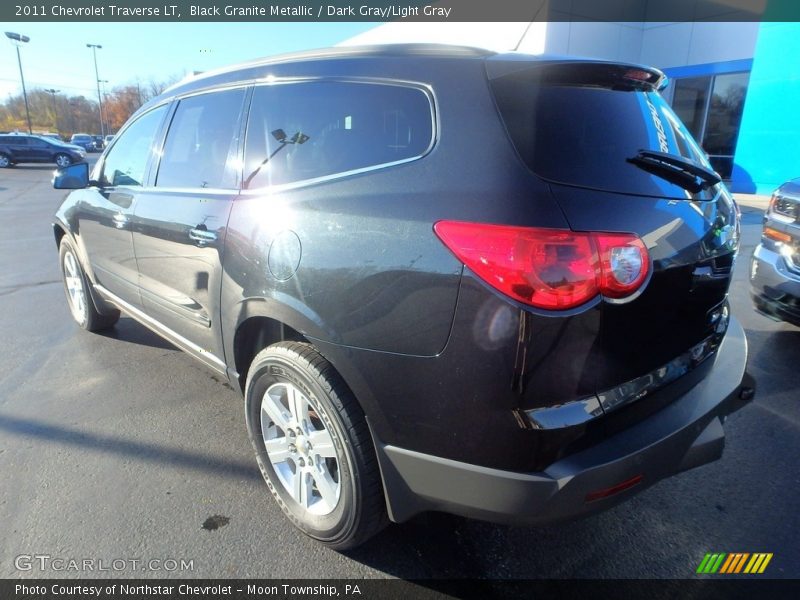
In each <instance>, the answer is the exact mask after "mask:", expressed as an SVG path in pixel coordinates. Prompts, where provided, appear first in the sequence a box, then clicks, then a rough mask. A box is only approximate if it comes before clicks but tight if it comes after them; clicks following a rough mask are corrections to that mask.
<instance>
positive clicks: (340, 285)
mask: <svg viewBox="0 0 800 600" xmlns="http://www.w3.org/2000/svg"><path fill="white" fill-rule="evenodd" d="M663 82H664V76H663V74H662V73H661V72H660V71H658V70H656V69H651V68H648V67H643V66H638V65H629V64H622V63H611V62H600V61H581V60H566V59H547V58H539V57H533V56H526V55H520V54H514V53H512V54H493V53H490V52H486V51H481V50H474V49H467V48H458V47H446V46H424V45H423V46H416V45H411V46H402V45H401V46H381V47H371V48H358V49H353V48H348V49H334V50H330V51H323V52H320V53H317V54H314V53H310V54H300V55H294V56H288V57H286V56H284V57H279V58H276V59H271V60H270V59H268V60H264V61H261V62H256V63H250V64H247V65H244V66H241V67H233V68H230V69H227V70H222V71H219V72H214V73H209V74H206V75H200V76H197V77H194V78H192V79H190V80H189V81H184V82H181V83H180V84H177V85H175V86H173V87H172V88H170V89H169V90H167V91H166V92H165V93H164V94H162V95H161V96H159V97H157V98H155V99H153V100H151V101H150V102H149V103H147V104H146V105H145V106H144V107H142V108H141V109H140V110H139V111H137V113H136V114H135V115H134V116H133V117H131V119H130V120H129V122H128V123H127V124H126V125H125V126H124V127H123V129H121V130H120V132H119V133H118V136H117V137H118V139H117V140H115V142H114V145H113V146H112V147H111V148H110V149H109V151H108V152H107V153H106V154H104V155H103V156H102V157H101V159H100V160H99V161H98V162H97V164H96V166H95V167H94V171H93V172H92V175H91V178H90V177H89V173H88V169H87V167H69V168H68V169H65V170H63V171H62V172H60V173H59V174H58V175H57V176H56V177H55V179H54V185H55V186H56V187H57V188H60V189H63V188H73V189H76V191H74V192H72V193H71V194H70V195H69V196H68V197H67V198H66V199H65V201H64V203H63V204H62V205H61V207H60V208H59V209H58V212H57V214H56V216H55V222H54V225H53V227H54V233H55V239H56V243H57V245H58V247H59V253H60V254H59V256H60V263H61V268H62V272H63V275H64V282H65V290H66V294H67V299H68V304H69V307H70V309H71V314H72V317H73V318H74V320H75V321H76V322H77V323H78V324H79V325H80V326H81V327H82V328H84V329H87V330H90V331H94V330H99V329H103V328H106V327H110V326H112V325H113V324H114V322H115V321H116V320H117V319H118V318H119V315H120V311H123V312H125V313H127V314H128V315H130V316H132V317H133V318H135V319H137V320H139V321H140V322H141V323H143V324H144V325H145V326H147V327H149V328H151V329H153V330H154V331H155V332H157V333H159V334H160V335H162V336H164V337H165V338H166V339H168V340H170V341H171V342H173V343H174V344H175V345H177V346H178V347H180V348H182V349H183V350H185V351H186V352H188V353H189V354H190V355H192V356H194V357H195V358H197V359H198V360H199V361H201V362H202V363H204V364H205V365H207V366H208V367H209V368H210V369H212V370H214V371H216V372H218V373H220V374H224V375H226V376H227V377H228V379H229V380H230V382H231V383H232V385H233V386H234V387H235V388H236V389H238V390H240V391H241V392H242V394H243V396H244V398H245V405H246V411H245V413H246V414H245V421H246V424H247V428H248V432H249V436H250V440H251V442H252V444H253V448H254V450H255V455H256V460H257V463H258V465H259V467H260V469H261V472H262V474H263V476H264V479H265V480H266V482H267V484H268V488H269V490H270V492H271V494H272V495H273V496H274V498H275V500H276V501H277V503H278V504H279V506H280V507H281V508H282V510H283V511H284V512H285V513H286V515H287V516H288V517H289V519H290V520H291V522H292V523H293V524H294V525H296V526H297V527H298V528H299V529H301V530H302V531H303V532H305V533H306V534H308V535H309V536H311V537H313V538H315V539H317V540H319V541H321V542H323V543H324V544H327V545H329V546H332V547H336V548H346V547H352V546H354V545H357V544H359V543H360V542H362V541H364V540H365V539H367V538H368V537H369V536H371V535H372V534H374V533H375V532H377V531H378V530H379V529H380V528H381V527H382V526H383V525H384V523H385V522H386V521H387V519H386V517H387V516H388V518H389V519H390V520H393V521H396V522H401V521H405V520H407V519H409V518H411V517H412V516H414V515H416V514H418V513H420V512H423V511H429V510H439V511H447V512H451V513H455V514H459V515H465V516H469V517H476V518H481V519H487V520H493V521H502V522H513V523H547V522H553V521H558V520H562V519H568V518H574V517H578V516H580V515H585V514H588V513H592V512H596V511H599V510H602V509H606V508H609V507H611V506H613V505H615V504H617V503H618V502H620V501H622V500H624V499H626V498H629V497H631V496H632V495H633V494H635V493H637V492H639V491H641V490H643V489H645V488H647V487H649V486H650V485H653V484H654V483H656V482H657V481H659V480H661V479H663V478H665V477H668V476H670V475H674V474H676V473H678V472H680V471H683V470H686V469H690V468H693V467H697V466H699V465H702V464H705V463H708V462H710V461H713V460H715V459H717V458H719V457H720V456H721V453H722V449H723V445H724V432H723V429H722V421H723V420H724V419H725V416H726V415H727V414H729V413H730V412H732V411H734V410H736V409H738V408H739V407H740V406H742V405H743V404H744V403H745V402H746V401H747V400H749V399H750V398H751V397H752V395H753V385H754V384H753V382H752V379H751V378H750V377H749V376H748V375H747V373H746V371H745V365H746V360H747V345H746V340H745V335H744V332H743V330H742V327H741V326H740V325H739V323H738V322H737V320H736V319H735V318H733V317H732V316H731V314H730V307H729V305H728V300H727V294H728V287H729V284H730V281H731V270H732V266H733V262H734V256H735V255H736V252H737V249H738V243H739V220H738V211H737V209H736V206H735V204H734V202H733V200H732V198H731V195H730V193H729V192H728V190H727V189H726V188H725V186H724V185H723V184H722V182H721V181H720V178H719V176H718V175H717V174H716V173H714V172H713V170H712V169H711V167H710V165H709V163H708V161H707V159H706V157H705V155H704V153H703V152H702V150H701V149H700V148H699V146H698V145H697V143H696V142H695V141H694V140H693V139H692V136H691V134H690V133H689V132H688V131H687V129H686V128H685V127H684V125H683V124H682V123H681V121H680V119H679V118H678V117H677V116H676V115H675V113H674V112H673V111H672V109H671V108H670V107H669V105H668V104H667V103H666V102H665V101H664V100H663V98H662V97H661V95H660V94H659V93H658V89H659V88H660V87H661V86H662V85H663ZM245 131H246V137H242V136H244V133H243V132H245ZM240 138H241V143H240ZM90 182H91V183H90ZM121 199H124V202H123V201H121ZM145 258H146V259H145Z"/></svg>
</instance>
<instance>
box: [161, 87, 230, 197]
mask: <svg viewBox="0 0 800 600" xmlns="http://www.w3.org/2000/svg"><path fill="white" fill-rule="evenodd" d="M244 97H245V89H244V88H238V89H233V90H224V91H219V92H210V93H206V94H200V95H197V96H190V97H188V98H184V99H182V100H181V101H180V103H179V104H178V108H177V109H176V110H175V115H174V116H173V117H172V123H171V124H170V127H169V132H168V133H167V140H166V142H165V144H164V151H163V158H162V159H161V164H160V165H159V167H158V177H157V179H156V187H179V188H211V189H220V188H223V189H226V188H234V187H237V181H238V176H239V169H238V168H237V165H236V162H237V161H236V158H237V156H238V150H239V128H240V123H241V113H242V106H243V102H244Z"/></svg>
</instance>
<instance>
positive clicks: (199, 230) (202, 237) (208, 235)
mask: <svg viewBox="0 0 800 600" xmlns="http://www.w3.org/2000/svg"><path fill="white" fill-rule="evenodd" d="M189 239H191V240H194V241H195V242H197V243H198V245H199V246H204V245H206V244H210V243H211V242H216V241H217V234H216V233H214V232H213V231H209V230H208V229H206V226H205V225H202V226H198V227H193V228H192V229H190V230H189Z"/></svg>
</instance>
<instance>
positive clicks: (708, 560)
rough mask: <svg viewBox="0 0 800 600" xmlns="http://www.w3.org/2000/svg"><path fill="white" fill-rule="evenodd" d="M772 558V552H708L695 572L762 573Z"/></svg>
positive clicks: (707, 573)
mask: <svg viewBox="0 0 800 600" xmlns="http://www.w3.org/2000/svg"><path fill="white" fill-rule="evenodd" d="M771 560H772V552H769V553H767V552H756V553H753V554H751V553H749V552H732V553H725V552H709V553H708V554H706V555H705V556H704V557H703V560H702V562H701V563H700V566H699V567H697V573H700V574H702V575H713V574H714V573H719V574H725V575H735V574H737V573H749V574H756V573H763V572H764V570H765V569H766V568H767V565H768V564H769V561H771Z"/></svg>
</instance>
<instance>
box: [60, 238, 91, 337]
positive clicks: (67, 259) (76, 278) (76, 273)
mask: <svg viewBox="0 0 800 600" xmlns="http://www.w3.org/2000/svg"><path fill="white" fill-rule="evenodd" d="M64 284H65V285H66V287H67V295H68V297H69V308H70V310H71V311H72V316H73V317H75V320H76V321H77V322H78V323H83V322H84V321H85V320H86V289H85V288H84V284H83V273H82V272H81V268H80V267H79V266H78V261H77V260H76V258H75V255H74V254H73V253H72V252H71V251H67V252H66V253H65V254H64Z"/></svg>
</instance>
